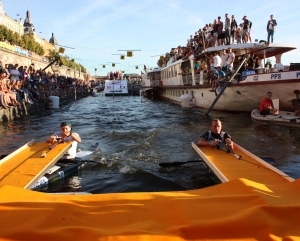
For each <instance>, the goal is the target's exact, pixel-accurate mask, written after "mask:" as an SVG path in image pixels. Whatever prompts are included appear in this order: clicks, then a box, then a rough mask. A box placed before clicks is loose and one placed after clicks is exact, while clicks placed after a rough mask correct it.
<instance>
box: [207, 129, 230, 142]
mask: <svg viewBox="0 0 300 241" xmlns="http://www.w3.org/2000/svg"><path fill="white" fill-rule="evenodd" d="M225 133H226V132H225V131H221V133H220V136H221V138H222V141H224V135H225ZM213 140H215V138H214V137H213V136H212V134H211V131H208V141H213Z"/></svg>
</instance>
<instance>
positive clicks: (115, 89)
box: [104, 80, 128, 96]
mask: <svg viewBox="0 0 300 241" xmlns="http://www.w3.org/2000/svg"><path fill="white" fill-rule="evenodd" d="M104 94H105V96H115V95H128V83H127V80H105V87H104Z"/></svg>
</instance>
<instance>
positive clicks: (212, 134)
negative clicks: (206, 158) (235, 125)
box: [197, 119, 234, 150]
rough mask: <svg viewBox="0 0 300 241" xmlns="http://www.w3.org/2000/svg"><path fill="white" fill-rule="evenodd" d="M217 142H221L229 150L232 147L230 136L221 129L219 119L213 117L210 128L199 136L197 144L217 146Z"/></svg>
mask: <svg viewBox="0 0 300 241" xmlns="http://www.w3.org/2000/svg"><path fill="white" fill-rule="evenodd" d="M219 142H223V143H224V144H226V146H227V147H229V148H230V149H231V150H232V149H234V147H233V141H232V139H231V136H230V135H229V134H228V133H227V132H225V131H222V122H221V121H220V120H219V119H213V120H212V122H211V127H210V130H209V131H206V132H204V133H203V134H202V135H201V136H200V139H199V141H198V142H197V146H212V147H217V146H218V144H219Z"/></svg>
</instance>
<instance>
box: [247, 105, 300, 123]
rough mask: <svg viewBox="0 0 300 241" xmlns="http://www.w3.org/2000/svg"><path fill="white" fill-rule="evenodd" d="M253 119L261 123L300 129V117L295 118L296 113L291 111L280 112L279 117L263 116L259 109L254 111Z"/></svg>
mask: <svg viewBox="0 0 300 241" xmlns="http://www.w3.org/2000/svg"><path fill="white" fill-rule="evenodd" d="M251 118H252V120H253V121H256V122H261V123H269V124H274V125H281V126H290V127H300V116H294V112H290V111H279V113H278V114H277V115H261V114H260V113H259V110H258V109H254V110H252V112H251Z"/></svg>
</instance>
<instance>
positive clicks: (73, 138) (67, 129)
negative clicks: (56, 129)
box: [46, 122, 81, 159]
mask: <svg viewBox="0 0 300 241" xmlns="http://www.w3.org/2000/svg"><path fill="white" fill-rule="evenodd" d="M60 129H61V132H60V134H54V135H51V136H49V137H48V138H47V140H46V142H48V143H51V144H55V143H57V142H59V141H66V142H72V146H71V148H70V149H69V150H68V151H67V153H66V154H65V155H64V156H63V157H62V159H74V158H75V157H76V150H77V143H80V142H81V138H80V136H79V135H78V134H77V133H75V132H72V126H71V123H69V122H62V123H61V124H60Z"/></svg>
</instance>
